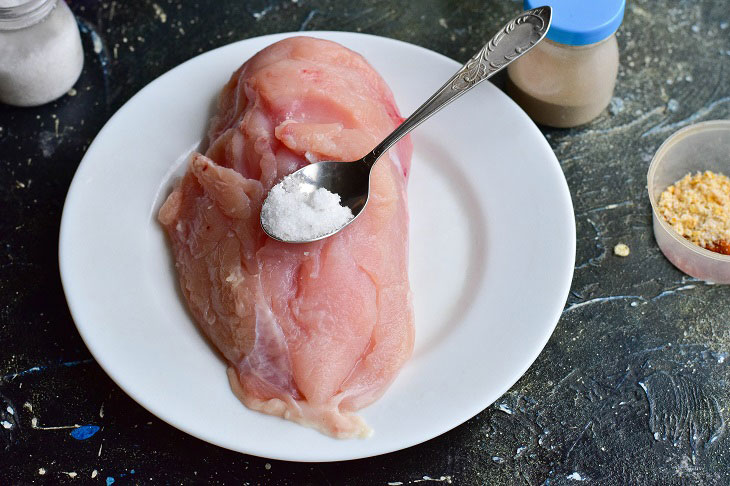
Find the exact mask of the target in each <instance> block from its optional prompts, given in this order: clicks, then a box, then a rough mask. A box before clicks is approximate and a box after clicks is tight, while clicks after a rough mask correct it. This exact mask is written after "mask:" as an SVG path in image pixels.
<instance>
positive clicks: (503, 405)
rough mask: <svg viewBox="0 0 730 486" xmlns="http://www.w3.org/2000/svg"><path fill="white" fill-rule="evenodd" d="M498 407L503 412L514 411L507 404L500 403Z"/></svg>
mask: <svg viewBox="0 0 730 486" xmlns="http://www.w3.org/2000/svg"><path fill="white" fill-rule="evenodd" d="M497 408H498V409H499V410H501V411H502V412H504V413H506V414H507V415H512V414H513V413H514V412H513V411H512V409H511V408H509V407H508V406H507V405H506V404H504V403H500V404H499V405H498V406H497Z"/></svg>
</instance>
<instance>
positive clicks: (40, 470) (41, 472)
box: [38, 467, 46, 476]
mask: <svg viewBox="0 0 730 486" xmlns="http://www.w3.org/2000/svg"><path fill="white" fill-rule="evenodd" d="M45 473H46V470H45V469H44V468H42V467H41V468H39V469H38V474H40V475H41V476H43V475H44V474H45Z"/></svg>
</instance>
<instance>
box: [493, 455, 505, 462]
mask: <svg viewBox="0 0 730 486" xmlns="http://www.w3.org/2000/svg"><path fill="white" fill-rule="evenodd" d="M492 460H493V461H494V462H496V463H497V464H502V463H503V462H504V459H502V458H501V457H499V456H494V457H492Z"/></svg>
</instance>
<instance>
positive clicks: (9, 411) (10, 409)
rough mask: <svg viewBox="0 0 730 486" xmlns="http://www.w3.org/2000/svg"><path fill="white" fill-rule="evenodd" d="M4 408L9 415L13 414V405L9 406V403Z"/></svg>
mask: <svg viewBox="0 0 730 486" xmlns="http://www.w3.org/2000/svg"><path fill="white" fill-rule="evenodd" d="M5 410H7V411H8V413H9V414H10V415H15V410H13V407H11V406H10V405H8V408H6V409H5Z"/></svg>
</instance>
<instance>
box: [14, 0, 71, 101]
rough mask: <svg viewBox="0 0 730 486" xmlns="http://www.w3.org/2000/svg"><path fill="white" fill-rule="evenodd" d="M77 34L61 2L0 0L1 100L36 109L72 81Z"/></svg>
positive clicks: (56, 0) (66, 9)
mask: <svg viewBox="0 0 730 486" xmlns="http://www.w3.org/2000/svg"><path fill="white" fill-rule="evenodd" d="M83 64H84V52H83V48H82V46H81V36H80V34H79V28H78V25H77V24H76V19H75V18H74V16H73V14H72V13H71V10H69V8H68V5H66V3H65V2H64V1H63V0H0V102H2V103H7V104H10V105H16V106H37V105H42V104H44V103H48V102H49V101H53V100H55V99H56V98H59V97H60V96H62V95H63V94H64V93H66V92H67V91H68V90H69V89H71V87H72V86H73V85H74V83H76V80H77V79H78V78H79V74H81V68H82V67H83Z"/></svg>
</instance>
